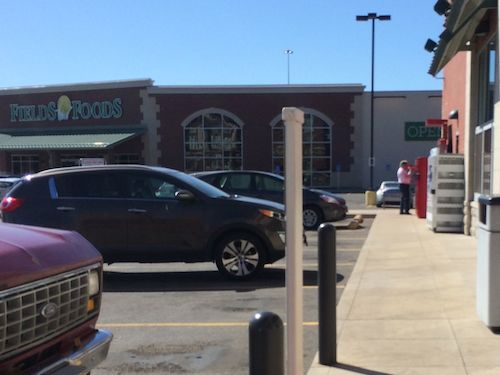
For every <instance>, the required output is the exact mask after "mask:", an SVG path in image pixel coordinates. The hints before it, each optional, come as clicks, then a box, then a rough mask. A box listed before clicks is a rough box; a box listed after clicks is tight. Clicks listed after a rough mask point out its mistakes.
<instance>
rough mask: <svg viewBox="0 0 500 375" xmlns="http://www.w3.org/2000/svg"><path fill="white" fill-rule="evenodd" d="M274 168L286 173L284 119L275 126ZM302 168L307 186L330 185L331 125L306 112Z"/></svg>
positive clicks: (303, 131) (273, 134)
mask: <svg viewBox="0 0 500 375" xmlns="http://www.w3.org/2000/svg"><path fill="white" fill-rule="evenodd" d="M272 136H273V170H274V171H275V172H276V173H280V174H283V173H284V168H283V167H284V148H285V142H284V139H285V136H284V125H283V121H279V122H278V123H277V124H276V125H275V126H274V127H273V132H272ZM302 155H303V162H302V169H303V184H304V185H305V186H330V184H331V182H330V178H331V127H330V125H328V124H327V123H326V122H325V121H323V120H322V119H321V118H320V117H318V116H316V115H314V114H312V113H305V114H304V126H303V128H302Z"/></svg>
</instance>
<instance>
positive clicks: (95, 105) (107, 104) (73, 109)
mask: <svg viewBox="0 0 500 375" xmlns="http://www.w3.org/2000/svg"><path fill="white" fill-rule="evenodd" d="M9 109H10V121H11V122H32V121H65V120H89V119H94V120H99V119H111V118H114V119H117V118H121V117H122V115H123V108H122V100H121V98H114V99H112V100H104V101H95V102H85V101H82V100H71V99H70V98H69V97H68V96H66V95H61V96H60V97H59V98H58V99H57V102H49V103H47V104H28V105H24V104H22V105H21V104H10V105H9Z"/></svg>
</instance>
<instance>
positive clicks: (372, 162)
mask: <svg viewBox="0 0 500 375" xmlns="http://www.w3.org/2000/svg"><path fill="white" fill-rule="evenodd" d="M370 20H371V21H372V79H371V81H372V82H371V94H370V159H369V160H368V165H369V167H370V190H373V167H374V166H375V157H374V154H373V136H374V134H373V81H374V76H375V74H374V72H375V20H379V21H390V20H391V16H390V15H387V14H386V15H378V14H377V13H368V14H367V15H366V16H356V21H370Z"/></svg>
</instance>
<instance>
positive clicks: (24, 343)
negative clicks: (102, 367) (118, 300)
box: [0, 223, 113, 375]
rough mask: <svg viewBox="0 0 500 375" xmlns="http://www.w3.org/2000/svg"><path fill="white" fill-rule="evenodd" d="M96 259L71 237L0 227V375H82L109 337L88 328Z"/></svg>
mask: <svg viewBox="0 0 500 375" xmlns="http://www.w3.org/2000/svg"><path fill="white" fill-rule="evenodd" d="M101 296H102V257H101V255H100V254H99V252H98V251H97V250H96V249H95V248H94V247H93V246H92V245H91V244H90V243H89V242H88V241H87V240H85V239H84V238H83V237H82V236H80V235H79V234H78V233H76V232H69V231H63V230H56V229H47V228H39V227H32V226H30V227H28V226H21V225H13V224H4V223H0V374H37V375H48V374H50V375H54V374H87V373H89V372H90V370H91V369H93V368H94V367H95V366H97V365H98V364H99V363H100V362H102V361H103V360H104V359H105V358H106V356H107V353H108V350H109V346H110V344H111V340H112V337H113V336H112V334H111V333H109V332H107V331H104V330H97V329H96V328H95V326H96V321H97V318H98V315H99V311H100V306H101Z"/></svg>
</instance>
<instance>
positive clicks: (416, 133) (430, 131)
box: [405, 121, 441, 141]
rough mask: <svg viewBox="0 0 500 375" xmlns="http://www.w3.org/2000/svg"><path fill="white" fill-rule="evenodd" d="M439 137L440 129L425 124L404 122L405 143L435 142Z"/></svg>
mask: <svg viewBox="0 0 500 375" xmlns="http://www.w3.org/2000/svg"><path fill="white" fill-rule="evenodd" d="M440 137H441V128H440V127H435V126H425V122H424V121H421V122H405V141H435V140H437V139H439V138H440Z"/></svg>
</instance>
